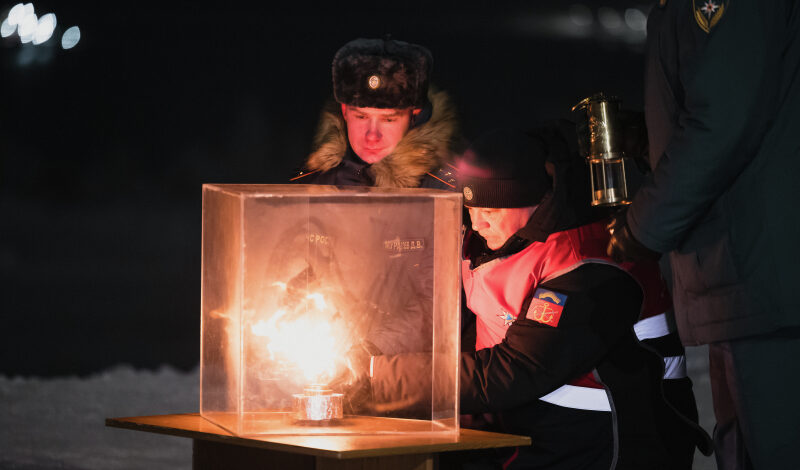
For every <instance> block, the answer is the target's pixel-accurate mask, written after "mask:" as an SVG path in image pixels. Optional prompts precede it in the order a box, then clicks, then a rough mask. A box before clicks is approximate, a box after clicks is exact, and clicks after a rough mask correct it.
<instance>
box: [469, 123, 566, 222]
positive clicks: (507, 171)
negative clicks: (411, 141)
mask: <svg viewBox="0 0 800 470" xmlns="http://www.w3.org/2000/svg"><path fill="white" fill-rule="evenodd" d="M545 161H546V149H545V148H544V145H543V144H542V142H541V141H540V140H539V139H534V138H532V137H531V136H529V135H527V134H525V133H524V132H522V131H517V130H506V129H503V130H495V131H491V132H488V133H486V134H484V135H482V136H481V137H479V138H478V139H477V140H475V142H473V144H472V145H471V146H470V148H469V149H468V150H467V151H466V152H464V154H463V155H462V156H461V158H460V159H459V161H458V175H459V185H460V187H461V191H462V193H463V194H464V205H465V206H468V207H488V208H513V207H529V206H535V205H537V204H539V202H540V201H541V200H542V198H543V197H544V195H545V194H546V193H547V192H548V191H549V190H550V188H551V181H550V177H549V176H548V175H547V171H546V169H545Z"/></svg>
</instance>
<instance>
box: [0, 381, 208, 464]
mask: <svg viewBox="0 0 800 470" xmlns="http://www.w3.org/2000/svg"><path fill="white" fill-rule="evenodd" d="M198 383H199V372H198V371H197V370H195V371H193V372H181V371H178V370H175V369H173V368H171V367H162V368H160V369H159V370H157V371H137V370H134V369H133V368H132V367H130V366H117V367H114V368H112V369H109V370H107V371H104V372H102V373H99V374H96V375H93V376H89V377H85V378H78V377H59V378H19V377H17V378H9V377H2V376H0V468H3V469H22V470H33V469H37V470H50V469H67V470H94V469H98V470H100V469H111V470H117V469H118V470H127V469H165V470H166V469H182V468H183V469H189V468H191V460H192V444H191V440H189V439H186V438H180V437H172V436H163V435H157V434H151V433H146V432H139V431H130V430H127V429H118V428H108V427H106V426H105V418H114V417H123V416H140V415H154V414H167V413H190V412H197V410H198V401H199V400H198Z"/></svg>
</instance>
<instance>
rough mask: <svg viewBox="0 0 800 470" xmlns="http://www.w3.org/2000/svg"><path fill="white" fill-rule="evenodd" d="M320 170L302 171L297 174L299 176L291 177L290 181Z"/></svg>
mask: <svg viewBox="0 0 800 470" xmlns="http://www.w3.org/2000/svg"><path fill="white" fill-rule="evenodd" d="M319 171H320V170H313V171H301V172H300V173H298V174H297V176H295V177H293V178H291V179H289V181H297V180H299V179H302V178H305V177H306V176H309V175H313V174H314V173H318V172H319Z"/></svg>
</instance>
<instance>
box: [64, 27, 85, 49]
mask: <svg viewBox="0 0 800 470" xmlns="http://www.w3.org/2000/svg"><path fill="white" fill-rule="evenodd" d="M80 40H81V29H80V28H79V27H77V26H73V27H71V28H69V29H67V30H66V31H64V34H63V35H62V36H61V47H63V48H64V49H72V48H73V47H75V45H76V44H78V41H80Z"/></svg>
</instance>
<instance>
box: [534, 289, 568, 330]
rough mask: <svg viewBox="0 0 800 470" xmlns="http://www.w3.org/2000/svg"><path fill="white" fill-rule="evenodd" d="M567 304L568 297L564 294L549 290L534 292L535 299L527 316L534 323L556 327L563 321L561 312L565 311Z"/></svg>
mask: <svg viewBox="0 0 800 470" xmlns="http://www.w3.org/2000/svg"><path fill="white" fill-rule="evenodd" d="M566 302H567V296H566V295H564V294H560V293H558V292H553V291H551V290H547V289H536V290H535V291H534V292H533V299H531V305H530V306H529V307H528V312H527V314H526V316H527V317H528V318H529V319H531V320H533V321H536V322H539V323H543V324H545V325H548V326H552V327H556V326H558V322H559V320H561V312H562V311H563V310H564V304H565V303H566Z"/></svg>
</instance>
